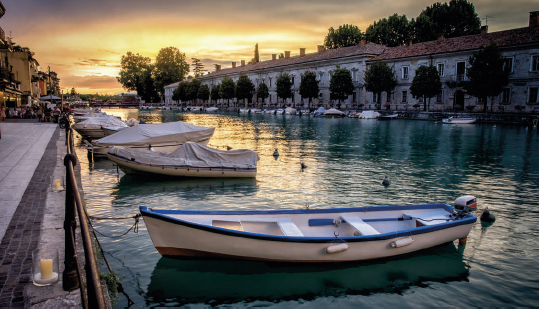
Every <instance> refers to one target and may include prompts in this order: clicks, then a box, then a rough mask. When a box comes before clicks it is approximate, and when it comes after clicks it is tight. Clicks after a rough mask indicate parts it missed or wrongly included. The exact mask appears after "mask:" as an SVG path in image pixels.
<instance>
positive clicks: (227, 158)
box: [108, 142, 259, 178]
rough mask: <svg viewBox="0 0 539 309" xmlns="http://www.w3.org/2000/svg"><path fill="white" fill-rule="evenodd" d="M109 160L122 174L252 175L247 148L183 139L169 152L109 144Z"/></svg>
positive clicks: (253, 169) (251, 155)
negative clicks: (183, 140)
mask: <svg viewBox="0 0 539 309" xmlns="http://www.w3.org/2000/svg"><path fill="white" fill-rule="evenodd" d="M108 158H109V160H111V161H113V162H115V163H116V164H118V166H119V167H120V168H121V169H122V171H124V172H125V173H126V174H137V173H152V174H159V175H166V176H180V177H220V178H225V177H226V178H229V177H230V178H236V177H256V171H257V168H256V164H257V162H258V160H259V157H258V155H257V154H256V152H254V151H252V150H248V149H234V150H230V151H225V150H218V149H214V148H210V147H208V146H204V145H201V144H197V143H191V142H187V143H184V144H183V145H181V146H179V147H178V148H177V149H176V150H174V151H173V152H170V153H168V152H156V151H151V150H148V149H137V148H126V147H113V148H111V149H110V150H109V152H108Z"/></svg>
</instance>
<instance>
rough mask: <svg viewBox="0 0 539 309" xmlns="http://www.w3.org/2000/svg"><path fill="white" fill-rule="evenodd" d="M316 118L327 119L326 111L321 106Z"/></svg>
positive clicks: (315, 113) (316, 112)
mask: <svg viewBox="0 0 539 309" xmlns="http://www.w3.org/2000/svg"><path fill="white" fill-rule="evenodd" d="M313 116H314V117H325V116H326V109H325V108H324V107H323V106H320V107H319V108H318V109H317V110H316V111H315V112H314V114H313Z"/></svg>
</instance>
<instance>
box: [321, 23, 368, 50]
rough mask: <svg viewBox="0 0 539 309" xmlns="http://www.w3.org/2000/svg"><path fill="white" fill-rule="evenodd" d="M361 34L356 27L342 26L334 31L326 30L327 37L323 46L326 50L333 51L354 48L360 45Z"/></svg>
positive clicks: (331, 29)
mask: <svg viewBox="0 0 539 309" xmlns="http://www.w3.org/2000/svg"><path fill="white" fill-rule="evenodd" d="M362 36H363V33H362V32H361V30H360V29H359V27H358V26H354V25H348V24H344V25H342V26H339V29H337V30H335V29H333V27H331V28H329V29H328V35H327V36H326V38H325V39H324V46H325V47H326V48H327V49H335V48H341V47H347V46H356V45H359V44H360V43H361V37H362Z"/></svg>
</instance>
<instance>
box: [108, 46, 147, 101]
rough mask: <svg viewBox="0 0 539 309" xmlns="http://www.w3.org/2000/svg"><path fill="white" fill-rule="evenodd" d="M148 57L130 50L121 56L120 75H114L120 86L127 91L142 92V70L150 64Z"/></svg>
mask: <svg viewBox="0 0 539 309" xmlns="http://www.w3.org/2000/svg"><path fill="white" fill-rule="evenodd" d="M150 62H151V60H150V58H148V57H144V56H142V55H140V54H133V53H132V52H130V51H129V52H127V54H126V55H123V56H122V60H121V63H120V66H121V69H120V74H119V75H120V76H118V77H116V80H118V82H119V83H120V84H122V87H123V88H124V89H126V90H128V91H136V92H137V93H139V94H140V93H142V92H143V91H144V87H143V85H142V77H141V76H142V74H143V71H144V70H145V69H146V68H147V66H148V65H150Z"/></svg>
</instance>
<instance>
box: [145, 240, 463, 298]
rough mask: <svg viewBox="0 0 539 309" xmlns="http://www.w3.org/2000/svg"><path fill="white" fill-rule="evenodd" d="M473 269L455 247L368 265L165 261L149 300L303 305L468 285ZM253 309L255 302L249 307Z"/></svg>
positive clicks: (155, 276) (156, 272) (161, 262)
mask: <svg viewBox="0 0 539 309" xmlns="http://www.w3.org/2000/svg"><path fill="white" fill-rule="evenodd" d="M468 276H469V271H468V266H467V264H466V263H465V262H464V261H463V257H462V250H460V251H459V250H458V249H457V248H456V246H455V245H454V244H453V243H450V244H446V245H442V246H437V247H435V248H432V249H427V250H423V251H421V252H416V253H411V254H408V255H406V259H398V258H388V259H383V260H376V261H365V262H362V263H335V264H324V265H310V264H303V265H298V264H294V265H289V264H268V263H262V262H253V261H208V260H198V259H193V260H190V259H189V260H177V259H170V258H166V257H162V258H161V259H159V261H158V262H157V264H156V265H155V268H154V269H153V272H152V275H151V277H150V283H149V285H148V291H147V296H148V297H149V298H150V299H151V300H152V304H160V303H161V304H162V303H165V302H167V303H170V302H175V303H176V304H178V305H180V306H181V305H184V304H189V303H208V301H209V300H211V301H212V305H213V306H219V305H221V304H234V303H238V302H243V304H244V305H245V303H244V302H245V301H246V300H249V299H250V300H256V301H264V300H267V301H270V302H274V301H275V300H278V299H285V300H297V299H306V300H309V299H313V298H317V297H324V296H332V297H335V296H336V295H371V294H373V293H380V294H385V293H388V294H393V293H396V294H401V293H402V292H403V291H406V290H408V289H414V288H416V287H419V288H429V287H430V286H431V285H433V284H436V283H438V282H441V283H448V282H455V281H457V282H458V281H467V280H468ZM248 304H249V303H248Z"/></svg>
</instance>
